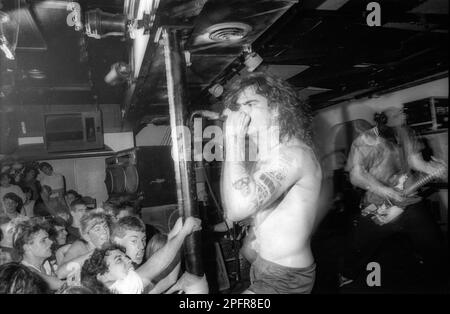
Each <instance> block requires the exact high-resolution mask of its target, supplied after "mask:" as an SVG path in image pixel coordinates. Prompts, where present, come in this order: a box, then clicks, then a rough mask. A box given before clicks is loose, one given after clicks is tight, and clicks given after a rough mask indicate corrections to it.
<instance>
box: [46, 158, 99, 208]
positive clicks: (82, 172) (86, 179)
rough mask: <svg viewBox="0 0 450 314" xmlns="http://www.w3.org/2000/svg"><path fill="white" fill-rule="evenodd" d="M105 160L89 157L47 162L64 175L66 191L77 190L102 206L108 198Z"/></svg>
mask: <svg viewBox="0 0 450 314" xmlns="http://www.w3.org/2000/svg"><path fill="white" fill-rule="evenodd" d="M105 158H106V157H87V158H71V159H56V160H45V161H46V162H48V163H49V164H51V165H52V167H53V170H54V171H55V172H59V173H61V174H62V175H64V177H65V179H66V190H71V189H73V190H75V191H77V192H78V193H80V194H81V195H83V196H90V197H93V198H95V199H96V200H97V205H101V204H102V202H103V201H105V200H106V199H107V198H108V193H107V191H106V186H105V183H104V180H105Z"/></svg>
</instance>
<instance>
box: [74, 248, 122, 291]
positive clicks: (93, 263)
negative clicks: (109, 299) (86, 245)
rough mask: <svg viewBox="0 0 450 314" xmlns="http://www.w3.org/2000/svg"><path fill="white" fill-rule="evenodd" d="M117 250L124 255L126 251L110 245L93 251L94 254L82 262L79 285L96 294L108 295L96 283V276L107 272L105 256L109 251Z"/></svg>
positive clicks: (100, 285) (101, 285)
mask: <svg viewBox="0 0 450 314" xmlns="http://www.w3.org/2000/svg"><path fill="white" fill-rule="evenodd" d="M115 250H119V251H121V252H122V253H124V254H126V253H125V252H126V250H125V249H124V248H123V247H122V246H120V245H117V244H110V245H107V246H105V247H104V248H101V249H95V250H94V253H92V255H91V256H90V257H89V258H88V259H87V260H86V261H85V262H84V264H83V266H82V267H81V283H82V284H83V285H84V286H86V287H89V288H90V289H92V290H94V291H95V292H96V293H108V292H109V290H108V288H106V287H105V285H104V284H103V283H101V282H100V281H98V279H97V275H103V274H105V273H106V272H108V269H109V268H108V264H106V256H108V255H109V253H110V252H111V251H115Z"/></svg>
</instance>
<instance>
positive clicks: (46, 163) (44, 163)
mask: <svg viewBox="0 0 450 314" xmlns="http://www.w3.org/2000/svg"><path fill="white" fill-rule="evenodd" d="M45 167H47V168H50V169H51V170H53V167H52V166H51V165H50V164H49V163H48V162H41V163H40V164H39V169H40V170H42V169H43V168H45Z"/></svg>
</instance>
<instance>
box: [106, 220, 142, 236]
mask: <svg viewBox="0 0 450 314" xmlns="http://www.w3.org/2000/svg"><path fill="white" fill-rule="evenodd" d="M127 231H137V232H143V233H144V234H145V224H144V222H143V221H142V220H141V219H140V218H138V217H136V216H125V217H122V218H120V219H119V220H118V221H117V222H116V223H115V224H114V227H113V231H112V237H118V238H123V237H124V236H125V234H126V232H127Z"/></svg>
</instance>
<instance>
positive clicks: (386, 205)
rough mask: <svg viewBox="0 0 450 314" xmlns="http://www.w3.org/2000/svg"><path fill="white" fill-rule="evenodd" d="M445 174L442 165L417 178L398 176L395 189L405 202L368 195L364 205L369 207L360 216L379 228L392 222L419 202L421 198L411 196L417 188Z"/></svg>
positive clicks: (444, 167) (405, 175)
mask: <svg viewBox="0 0 450 314" xmlns="http://www.w3.org/2000/svg"><path fill="white" fill-rule="evenodd" d="M446 172H447V167H446V166H445V165H443V166H442V167H439V168H438V169H437V170H436V171H434V172H432V173H430V174H427V175H424V176H422V177H419V178H417V177H415V176H410V175H408V174H403V175H400V176H399V177H398V179H397V185H395V189H396V190H397V191H400V192H401V195H402V196H403V197H404V198H405V200H404V201H402V202H396V201H394V200H388V199H386V198H383V197H382V196H379V195H377V194H374V193H370V194H368V196H367V198H366V204H367V203H369V205H368V206H366V207H365V208H364V209H363V210H362V212H361V214H362V215H363V216H368V217H369V218H371V219H372V220H373V221H374V222H375V223H376V224H377V225H380V226H382V225H385V224H387V223H390V222H393V221H395V220H396V219H397V218H399V217H400V215H401V214H402V213H403V211H404V209H405V207H407V206H408V205H411V204H415V203H417V202H419V201H420V200H421V197H418V196H413V194H414V193H415V192H416V191H417V190H418V189H419V188H421V187H422V186H424V185H425V184H427V183H429V182H431V181H433V180H434V179H436V178H439V177H441V176H443V175H444V174H445V173H446Z"/></svg>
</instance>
